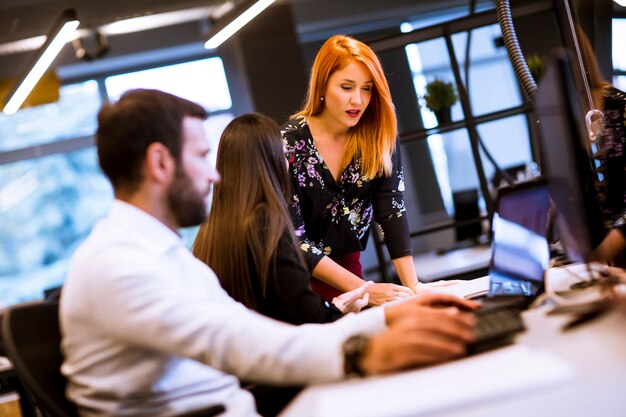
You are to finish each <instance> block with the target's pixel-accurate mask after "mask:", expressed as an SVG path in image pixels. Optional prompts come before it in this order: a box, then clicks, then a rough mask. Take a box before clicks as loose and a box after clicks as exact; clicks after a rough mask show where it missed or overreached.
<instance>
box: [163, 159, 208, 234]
mask: <svg viewBox="0 0 626 417" xmlns="http://www.w3.org/2000/svg"><path fill="white" fill-rule="evenodd" d="M167 199H168V202H169V205H170V209H171V210H172V213H174V216H175V218H176V221H177V222H178V227H191V226H197V225H199V224H200V223H202V222H203V221H204V220H205V218H206V216H207V207H206V203H205V200H204V196H203V195H202V194H201V193H200V192H199V191H197V190H196V188H195V187H194V185H193V182H192V181H191V179H190V178H189V176H187V174H186V173H185V172H184V171H183V170H182V169H181V168H177V169H176V177H175V178H174V181H173V182H172V185H171V186H170V189H169V191H168V193H167Z"/></svg>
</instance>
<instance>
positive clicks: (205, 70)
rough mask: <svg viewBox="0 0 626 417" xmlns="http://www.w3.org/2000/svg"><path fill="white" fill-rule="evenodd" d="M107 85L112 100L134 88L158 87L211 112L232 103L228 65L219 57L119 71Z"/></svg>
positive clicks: (107, 80)
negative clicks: (225, 66) (227, 75)
mask: <svg viewBox="0 0 626 417" xmlns="http://www.w3.org/2000/svg"><path fill="white" fill-rule="evenodd" d="M105 85H106V89H107V92H108V94H109V98H110V99H111V100H112V101H115V100H117V99H118V98H119V97H120V96H121V95H122V93H123V92H124V91H126V90H129V89H131V88H154V89H158V90H163V91H166V92H168V93H171V94H175V95H177V96H180V97H184V98H186V99H187V100H191V101H194V102H196V103H199V104H201V105H202V106H204V107H205V108H206V109H207V110H208V111H210V112H212V111H218V110H228V109H230V108H231V106H232V102H231V98H230V92H229V90H228V83H227V81H226V73H225V72H224V65H223V64H222V60H221V58H217V57H216V58H209V59H203V60H199V61H192V62H184V63H182V64H176V65H168V66H165V67H159V68H151V69H147V70H143V71H136V72H130V73H126V74H121V75H115V76H112V77H108V78H107V79H106V80H105Z"/></svg>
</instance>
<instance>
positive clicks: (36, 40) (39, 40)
mask: <svg viewBox="0 0 626 417" xmlns="http://www.w3.org/2000/svg"><path fill="white" fill-rule="evenodd" d="M44 43H46V35H41V36H35V37H32V38H27V39H21V40H19V41H15V42H9V43H3V44H2V45H0V55H10V54H19V53H21V52H29V51H34V50H36V49H39V48H41V45H43V44H44Z"/></svg>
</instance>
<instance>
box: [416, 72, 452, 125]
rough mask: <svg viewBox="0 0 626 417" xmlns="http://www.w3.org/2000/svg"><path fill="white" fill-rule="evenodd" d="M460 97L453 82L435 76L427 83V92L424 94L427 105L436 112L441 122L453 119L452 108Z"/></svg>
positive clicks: (448, 121)
mask: <svg viewBox="0 0 626 417" xmlns="http://www.w3.org/2000/svg"><path fill="white" fill-rule="evenodd" d="M458 99H459V96H458V95H457V94H456V90H455V88H454V85H453V84H452V83H451V82H448V81H443V80H440V79H437V78H435V79H434V80H433V81H431V82H429V83H428V84H426V94H425V95H424V100H425V101H426V107H428V109H430V110H431V111H432V112H433V113H435V116H436V117H437V121H438V122H439V124H445V123H450V122H451V121H452V115H451V109H452V106H453V105H454V103H456V101H457V100H458Z"/></svg>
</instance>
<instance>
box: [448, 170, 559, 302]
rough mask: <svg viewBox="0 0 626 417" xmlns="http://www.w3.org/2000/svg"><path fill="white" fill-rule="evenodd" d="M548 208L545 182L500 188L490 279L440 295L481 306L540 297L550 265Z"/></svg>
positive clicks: (538, 179) (539, 179) (492, 237)
mask: <svg viewBox="0 0 626 417" xmlns="http://www.w3.org/2000/svg"><path fill="white" fill-rule="evenodd" d="M549 208H550V197H549V193H548V186H547V181H546V180H545V179H544V178H541V177H539V178H534V179H531V180H528V181H524V182H520V183H517V184H515V185H514V186H508V187H503V188H500V189H499V190H498V194H497V197H496V203H495V213H494V217H493V222H492V236H491V241H492V253H491V260H490V262H489V275H487V276H485V277H481V278H476V279H473V280H470V281H466V282H462V283H460V284H457V285H453V286H450V287H441V288H438V289H437V290H436V291H437V292H441V293H446V294H452V295H456V296H458V297H462V298H471V299H482V300H483V301H485V300H488V299H502V298H507V297H510V298H511V299H513V298H514V297H523V298H525V299H528V300H531V299H533V298H534V297H536V296H537V295H539V294H540V293H541V292H542V291H543V288H544V276H545V272H546V270H547V268H548V266H549V261H550V252H549V246H548V240H547V233H548V211H549Z"/></svg>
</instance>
